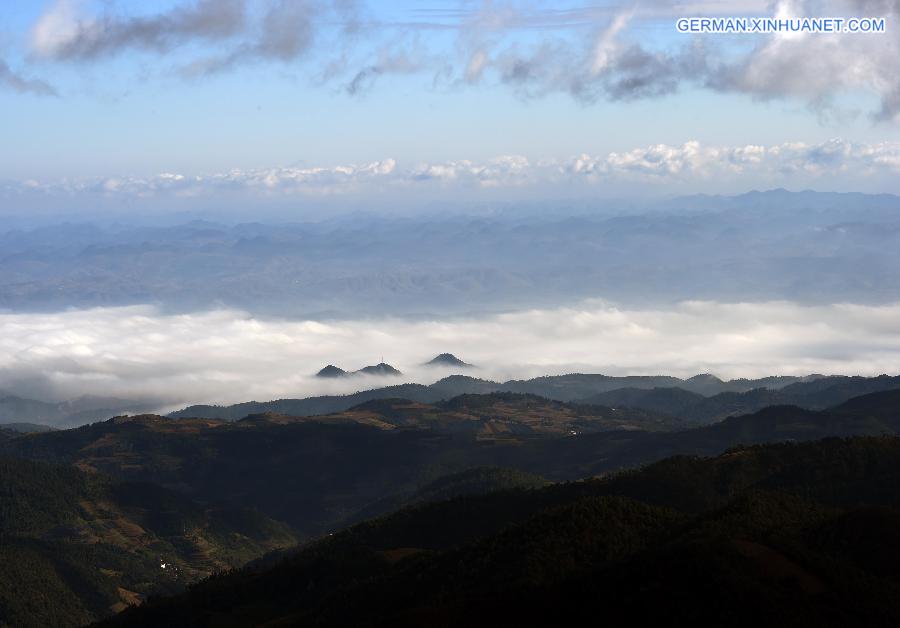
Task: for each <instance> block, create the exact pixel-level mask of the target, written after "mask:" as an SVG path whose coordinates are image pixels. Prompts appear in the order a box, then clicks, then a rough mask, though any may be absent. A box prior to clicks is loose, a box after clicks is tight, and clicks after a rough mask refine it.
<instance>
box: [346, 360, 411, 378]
mask: <svg viewBox="0 0 900 628" xmlns="http://www.w3.org/2000/svg"><path fill="white" fill-rule="evenodd" d="M356 373H363V374H365V375H391V376H399V375H403V373H401V372H400V371H398V370H397V369H395V368H394V367H393V366H391V365H390V364H385V363H384V362H379V363H378V364H375V365H373V366H364V367H362V368H361V369H359V370H358V371H356Z"/></svg>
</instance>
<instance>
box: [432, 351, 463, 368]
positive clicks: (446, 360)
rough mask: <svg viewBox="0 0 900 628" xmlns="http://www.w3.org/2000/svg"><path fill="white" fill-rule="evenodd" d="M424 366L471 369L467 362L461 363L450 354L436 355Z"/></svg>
mask: <svg viewBox="0 0 900 628" xmlns="http://www.w3.org/2000/svg"><path fill="white" fill-rule="evenodd" d="M425 366H455V367H458V368H471V366H472V365H471V364H469V363H467V362H463V361H462V360H460V359H459V358H458V357H456V356H455V355H453V354H452V353H441V354H439V355H436V356H435V357H434V358H432V359H431V360H430V361H428V362H426V363H425Z"/></svg>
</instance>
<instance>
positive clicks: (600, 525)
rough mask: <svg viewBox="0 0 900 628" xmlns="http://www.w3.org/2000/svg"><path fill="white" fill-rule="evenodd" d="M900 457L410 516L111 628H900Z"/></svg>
mask: <svg viewBox="0 0 900 628" xmlns="http://www.w3.org/2000/svg"><path fill="white" fill-rule="evenodd" d="M898 477H900V439H897V438H893V437H892V438H881V437H879V438H855V439H848V440H842V439H827V440H824V441H816V442H809V443H804V444H790V443H784V444H775V445H762V446H756V447H745V448H738V449H733V450H731V451H729V452H726V453H725V454H722V455H720V456H717V457H713V458H685V457H676V458H669V459H666V460H663V461H660V462H658V463H656V464H654V465H651V466H649V467H646V468H644V469H640V470H635V471H630V472H627V473H623V474H618V475H613V476H608V477H605V478H603V479H599V480H597V479H595V480H586V481H584V482H575V483H566V484H557V485H552V486H548V487H545V488H530V489H529V488H513V489H510V490H501V491H498V492H491V493H487V494H479V495H470V496H458V497H455V498H453V499H449V500H443V501H438V502H430V503H426V504H420V505H414V506H411V507H407V508H404V509H402V510H400V511H398V512H396V513H394V514H392V515H390V516H387V517H382V518H379V519H375V520H371V521H367V522H363V523H360V524H358V525H356V526H353V527H351V528H349V529H347V530H345V531H342V532H339V533H336V534H334V535H333V536H329V537H327V538H326V539H324V540H321V541H318V542H315V543H311V544H309V545H307V546H305V547H303V548H300V549H299V550H298V551H296V552H293V553H291V554H289V555H288V556H285V557H282V558H280V559H279V560H276V561H274V562H273V563H272V564H262V565H258V566H255V567H253V568H252V569H244V570H238V571H236V572H232V573H230V574H227V575H223V576H221V577H218V578H215V579H212V580H208V581H206V582H203V583H201V584H199V585H197V586H195V587H194V588H192V589H191V590H190V591H189V592H187V593H185V594H182V595H179V596H176V597H174V598H162V599H155V600H153V601H151V602H149V603H147V604H145V605H143V606H141V607H138V608H131V609H128V610H126V611H125V612H123V613H122V614H120V615H119V616H117V617H115V618H113V619H110V620H108V621H107V622H106V623H105V624H104V625H108V626H116V625H123V626H158V625H188V624H190V625H212V624H213V623H214V622H216V621H217V618H220V617H225V616H227V617H228V618H229V622H230V623H229V625H232V626H250V625H262V624H265V625H317V626H343V625H357V624H360V623H363V622H364V623H365V624H367V625H373V626H388V625H404V626H435V625H460V624H465V625H472V626H496V625H516V626H546V625H580V624H585V623H589V622H593V621H596V619H597V618H598V617H603V618H605V619H608V620H609V621H611V622H614V623H617V624H625V623H635V624H638V625H657V624H664V623H668V622H670V621H671V619H672V618H673V617H678V618H688V617H689V618H690V621H691V622H692V623H696V624H697V625H729V626H758V625H804V626H846V625H867V626H891V625H896V624H897V622H898V621H900V597H898V595H897V593H898V591H900V570H898V569H897V564H898V559H900V510H897V508H898V506H900V489H898V486H900V485H898V483H897V478H898Z"/></svg>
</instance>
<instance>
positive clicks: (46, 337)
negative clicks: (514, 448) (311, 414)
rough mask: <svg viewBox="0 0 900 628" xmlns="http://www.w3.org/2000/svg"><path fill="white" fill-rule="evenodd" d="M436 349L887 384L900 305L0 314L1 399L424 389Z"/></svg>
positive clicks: (898, 352) (602, 367) (601, 366)
mask: <svg viewBox="0 0 900 628" xmlns="http://www.w3.org/2000/svg"><path fill="white" fill-rule="evenodd" d="M444 351H451V352H453V353H455V354H457V355H458V356H460V357H461V358H463V359H464V360H467V361H469V362H473V363H475V364H478V365H480V366H481V367H482V368H481V369H480V370H478V371H476V372H474V373H473V374H475V375H477V376H480V377H485V378H494V379H506V378H511V377H529V376H536V375H542V374H554V373H566V372H573V371H580V372H600V373H608V374H659V373H663V374H673V375H679V376H689V375H692V374H695V373H699V372H713V373H715V374H717V375H719V376H722V377H740V376H747V377H754V376H763V375H769V374H807V373H813V372H819V373H845V374H865V375H875V374H879V373H883V372H887V373H892V374H896V373H897V369H898V365H900V304H895V305H886V306H862V305H852V304H837V305H827V306H800V305H796V304H792V303H787V302H770V303H736V304H726V303H715V302H685V303H682V304H680V305H678V306H675V307H673V308H672V309H669V310H661V309H644V310H640V309H622V308H619V307H615V306H613V305H609V304H606V303H602V302H587V303H584V304H582V305H580V306H577V307H568V308H560V309H549V310H527V311H518V312H512V313H507V314H501V315H493V316H488V317H484V318H462V319H448V320H431V321H406V320H401V319H392V318H384V319H369V320H342V321H336V320H325V321H311V320H286V319H263V318H255V317H253V316H251V315H249V314H246V313H243V312H238V311H233V310H220V311H210V312H200V313H194V314H181V315H167V314H163V313H161V312H159V311H158V310H156V309H154V308H152V307H149V306H135V307H124V308H104V309H91V310H73V311H67V312H60V313H51V314H24V313H15V314H14V313H7V314H0V388H3V389H6V390H10V391H12V392H18V393H20V394H42V395H46V394H50V393H53V394H55V395H58V396H61V397H70V396H75V395H82V394H98V395H120V396H130V397H135V398H143V399H153V400H156V401H157V402H160V403H166V404H179V403H189V402H211V401H214V402H237V401H245V400H250V399H257V400H265V399H272V398H279V397H295V396H301V397H302V396H307V395H313V394H326V393H345V392H351V391H353V390H358V389H365V388H369V387H373V386H379V385H384V384H385V383H388V382H386V381H385V380H382V379H379V378H373V379H366V378H364V379H352V380H341V381H323V380H320V379H317V378H314V377H312V375H313V374H314V373H315V372H316V371H317V370H318V369H319V368H321V367H322V366H324V365H325V364H329V363H332V364H337V365H339V366H341V367H343V368H345V369H356V368H359V367H362V366H364V365H366V364H372V363H375V362H377V361H379V360H380V359H381V356H384V359H385V360H386V361H388V362H390V363H391V364H393V365H394V366H396V367H398V368H400V369H401V370H402V371H404V373H405V376H404V377H403V378H401V379H400V381H418V382H423V383H430V382H432V381H434V380H435V379H437V378H438V377H440V376H442V375H444V374H446V373H443V372H438V373H435V372H434V371H431V370H428V369H424V368H422V367H420V366H418V365H420V364H421V363H422V362H424V361H425V360H427V359H430V358H431V357H433V355H435V354H437V353H440V352H444ZM391 383H394V380H391Z"/></svg>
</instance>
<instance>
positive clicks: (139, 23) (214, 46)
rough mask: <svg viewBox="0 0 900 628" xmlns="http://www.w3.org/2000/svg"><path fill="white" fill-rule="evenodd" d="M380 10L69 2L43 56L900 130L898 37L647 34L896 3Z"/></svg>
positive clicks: (888, 9)
mask: <svg viewBox="0 0 900 628" xmlns="http://www.w3.org/2000/svg"><path fill="white" fill-rule="evenodd" d="M379 9H380V7H379V6H378V5H377V4H375V3H370V4H368V5H365V4H362V3H357V2H355V1H351V0H323V1H320V2H314V1H312V0H309V1H301V0H261V1H260V2H254V3H249V4H248V3H247V2H246V0H196V1H191V2H187V1H185V2H183V3H181V4H178V5H176V6H175V7H174V8H170V9H168V10H167V11H164V12H161V13H157V14H151V15H128V14H125V13H122V12H115V11H113V10H112V9H107V10H106V11H105V12H102V13H93V12H89V11H87V10H86V9H85V8H84V7H83V6H81V5H80V4H78V3H77V1H76V0H57V1H56V2H55V3H54V4H52V5H51V6H50V7H49V8H48V10H47V11H46V12H45V13H44V14H43V15H42V16H41V17H40V19H39V20H38V21H37V22H36V24H35V25H34V27H33V29H32V32H31V48H32V50H33V51H34V52H35V53H36V54H37V55H38V56H40V57H43V58H45V59H50V60H55V61H63V62H69V61H82V62H84V61H97V60H102V59H105V58H109V57H112V56H115V55H119V54H122V53H124V52H126V51H129V50H141V51H145V52H149V53H158V54H168V53H170V52H172V51H173V50H175V49H178V48H187V49H188V50H187V51H186V52H185V56H186V58H179V59H178V61H177V64H178V66H179V67H180V70H181V73H182V74H183V75H185V76H191V77H196V76H198V75H204V74H213V73H218V72H223V71H228V70H232V69H234V68H237V67H239V66H241V65H244V64H246V63H260V62H278V63H293V62H295V61H301V60H304V61H305V60H308V59H315V61H313V62H312V63H313V66H314V67H310V66H306V67H305V68H304V69H305V70H306V71H308V73H309V75H310V77H315V78H316V80H318V81H320V82H321V81H324V82H326V83H328V82H331V81H337V82H339V83H340V84H341V85H342V86H343V87H344V89H345V91H346V92H347V93H349V94H351V95H356V94H360V93H362V92H363V91H365V90H366V89H369V88H371V87H372V85H373V84H374V83H375V81H376V79H377V78H378V77H380V76H383V75H385V74H389V73H404V74H410V73H420V74H422V75H424V76H427V77H430V78H431V81H432V82H437V83H439V84H451V85H469V86H471V85H475V84H482V83H494V84H499V85H505V86H508V87H510V88H511V89H513V90H515V91H516V92H517V93H518V94H520V95H522V96H523V97H528V98H534V97H541V96H543V95H546V94H551V93H558V92H562V93H566V94H569V95H571V96H572V97H573V98H575V99H577V100H579V101H582V102H585V103H591V102H595V101H598V100H614V101H616V100H625V101H627V100H636V99H646V98H657V97H660V96H664V95H667V94H671V93H674V92H677V91H678V90H680V89H681V88H682V87H683V86H691V87H697V88H701V89H708V90H713V91H719V92H737V93H744V94H748V95H750V96H752V97H754V98H760V99H771V98H788V99H793V100H799V101H801V102H804V103H806V104H808V105H809V106H811V107H813V108H816V109H819V110H827V109H829V108H833V107H836V106H838V103H837V102H836V101H837V100H839V98H840V96H842V95H845V94H854V93H857V92H865V93H869V94H873V95H874V96H875V97H876V98H877V99H878V103H879V104H878V107H877V110H875V111H872V112H871V113H872V115H873V117H874V118H876V119H880V120H893V119H895V118H896V116H897V115H898V113H900V75H898V73H897V72H895V71H894V67H895V65H896V64H895V62H894V60H895V59H897V58H898V57H900V30H898V29H896V28H892V27H889V29H888V32H886V33H884V34H880V35H859V34H852V33H848V34H828V35H816V34H805V35H798V34H784V35H782V34H779V35H767V36H762V37H758V38H749V37H745V38H743V39H741V40H735V38H734V37H725V36H722V37H716V36H707V37H700V38H695V37H689V36H683V37H682V36H673V35H670V36H668V37H663V38H661V39H660V40H659V42H657V44H655V45H648V44H647V42H646V38H643V37H641V36H640V33H641V28H642V27H643V26H647V25H653V24H655V25H656V26H659V25H660V24H665V25H669V26H670V27H671V25H672V24H674V19H675V18H676V17H678V16H683V15H690V16H696V15H701V14H702V15H716V14H718V15H722V14H728V15H733V14H750V15H756V16H772V15H777V16H781V17H788V16H789V17H804V16H812V17H821V16H831V15H838V16H845V17H849V16H853V15H863V16H867V17H886V18H887V19H888V24H890V25H893V24H895V23H896V22H897V21H898V18H900V7H898V5H897V3H895V2H888V1H884V0H830V1H823V0H779V1H778V2H775V3H774V4H772V5H771V6H766V4H765V3H762V2H756V1H750V2H745V3H740V4H737V5H735V4H733V3H728V4H726V3H721V2H715V1H710V2H696V3H688V4H679V5H677V6H673V5H670V4H667V3H661V2H655V1H653V0H643V1H640V0H639V1H637V2H633V3H624V4H620V5H616V4H613V5H607V6H603V7H580V8H579V7H575V8H571V7H570V8H560V7H556V6H553V5H552V4H546V3H540V2H538V3H519V2H504V3H498V2H490V1H488V0H485V1H484V2H480V3H464V4H463V5H461V6H460V7H459V8H456V9H445V10H422V9H420V10H417V11H414V12H413V13H412V14H411V15H410V16H409V19H403V18H400V19H398V18H397V17H396V16H393V17H391V18H390V19H388V18H387V17H385V16H384V15H380V14H379ZM382 13H383V11H382ZM436 29H439V30H441V31H442V32H445V33H449V34H450V38H451V43H449V45H448V42H447V39H446V38H443V37H442V38H433V37H430V36H429V33H432V32H434V30H436ZM672 30H673V29H672ZM670 32H671V30H670ZM191 44H198V45H199V46H200V49H199V50H194V49H193V48H190V46H189V45H191ZM336 51H337V52H336ZM313 53H316V54H313ZM787 68H789V70H786V69H787Z"/></svg>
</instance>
